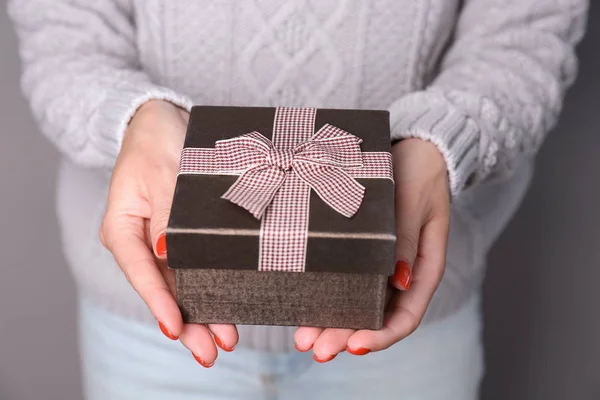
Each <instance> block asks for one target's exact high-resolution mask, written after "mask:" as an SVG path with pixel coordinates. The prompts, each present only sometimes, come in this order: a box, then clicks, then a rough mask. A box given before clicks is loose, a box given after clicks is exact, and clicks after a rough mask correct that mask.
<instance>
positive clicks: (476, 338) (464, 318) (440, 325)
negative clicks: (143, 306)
mask: <svg viewBox="0 0 600 400" xmlns="http://www.w3.org/2000/svg"><path fill="white" fill-rule="evenodd" d="M80 346H81V357H82V367H83V368H82V371H83V377H84V393H85V398H86V399H87V400H122V399H142V400H155V399H156V400H165V399H172V400H191V399H207V400H213V399H214V400H217V399H219V400H225V399H261V400H266V399H281V400H292V399H294V400H295V399H298V400H307V399H310V400H319V399H327V400H330V399H333V400H337V399H361V400H364V399H371V400H386V399H405V400H412V399H414V400H474V399H476V398H477V393H478V387H479V382H480V380H481V377H482V374H483V359H482V357H483V352H482V344H481V319H480V311H479V298H478V297H477V296H476V297H474V298H473V299H471V301H470V302H469V303H468V304H467V305H465V306H464V307H463V308H462V309H461V310H460V311H458V312H457V313H456V314H454V315H452V316H450V317H448V318H446V319H444V320H441V321H439V322H435V323H433V324H429V325H425V326H423V327H421V328H419V329H418V330H417V331H416V332H415V333H414V334H413V335H411V336H410V337H409V338H407V339H405V340H403V341H401V342H400V343H398V344H396V345H394V346H392V347H391V348H389V349H387V350H384V351H381V352H377V353H371V354H368V355H366V356H353V355H351V354H348V353H347V352H343V353H341V354H339V355H338V356H337V357H336V358H335V359H334V360H332V361H330V362H329V363H325V364H318V363H316V362H314V361H313V359H312V353H311V352H309V353H299V352H292V353H284V354H274V353H262V352H258V351H253V350H250V349H244V348H236V350H235V351H233V352H232V353H225V352H220V353H219V356H218V359H217V361H216V363H215V365H214V367H212V368H210V369H204V368H203V367H202V366H200V365H199V364H197V363H196V361H195V360H194V359H193V358H192V355H191V353H190V352H189V351H188V350H187V349H186V348H184V347H183V345H181V343H179V342H173V341H170V340H169V339H167V338H165V337H164V336H163V335H162V334H161V332H160V330H159V329H158V327H157V326H152V325H146V324H143V323H139V322H135V321H130V320H128V319H126V318H124V317H121V316H118V315H115V314H112V313H110V312H108V311H105V310H104V309H102V308H100V307H98V306H96V305H95V304H93V303H92V302H91V301H89V300H85V299H83V300H81V303H80Z"/></svg>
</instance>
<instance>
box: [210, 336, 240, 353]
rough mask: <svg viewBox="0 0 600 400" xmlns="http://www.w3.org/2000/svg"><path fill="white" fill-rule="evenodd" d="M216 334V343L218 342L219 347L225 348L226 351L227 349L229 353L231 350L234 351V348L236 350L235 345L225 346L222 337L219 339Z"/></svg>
mask: <svg viewBox="0 0 600 400" xmlns="http://www.w3.org/2000/svg"><path fill="white" fill-rule="evenodd" d="M214 336H215V343H216V344H217V346H219V347H220V348H221V349H222V350H224V351H226V352H228V353H229V352H231V351H233V350H235V347H231V348H229V347H227V346H225V345H224V344H223V342H222V341H221V339H219V337H218V336H217V335H214Z"/></svg>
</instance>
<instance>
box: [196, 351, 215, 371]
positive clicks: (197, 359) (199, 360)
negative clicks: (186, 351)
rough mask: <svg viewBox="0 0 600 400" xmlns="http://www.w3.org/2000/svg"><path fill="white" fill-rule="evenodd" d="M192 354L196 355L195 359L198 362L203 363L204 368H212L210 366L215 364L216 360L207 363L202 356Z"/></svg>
mask: <svg viewBox="0 0 600 400" xmlns="http://www.w3.org/2000/svg"><path fill="white" fill-rule="evenodd" d="M192 355H193V356H194V359H195V360H196V361H198V364H200V365H202V366H203V367H204V368H210V367H212V366H213V365H215V363H214V361H213V362H212V363H211V364H207V363H205V362H204V360H203V359H201V358H200V357H198V356H197V355H195V354H194V353H192Z"/></svg>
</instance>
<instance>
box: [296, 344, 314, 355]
mask: <svg viewBox="0 0 600 400" xmlns="http://www.w3.org/2000/svg"><path fill="white" fill-rule="evenodd" d="M294 346H295V347H296V350H298V351H300V352H302V353H306V352H307V351H309V350H310V349H312V348H313V345H312V344H311V345H310V347H309V348H308V349H301V348H300V347H298V343H294Z"/></svg>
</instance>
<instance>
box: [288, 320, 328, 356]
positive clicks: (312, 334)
mask: <svg viewBox="0 0 600 400" xmlns="http://www.w3.org/2000/svg"><path fill="white" fill-rule="evenodd" d="M323 330H324V329H323V328H315V327H310V326H300V327H298V329H296V333H295V334H294V341H295V342H296V350H298V351H301V352H306V351H309V350H310V349H312V348H313V346H314V344H315V342H316V341H317V339H318V338H319V336H320V335H321V333H322V332H323Z"/></svg>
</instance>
